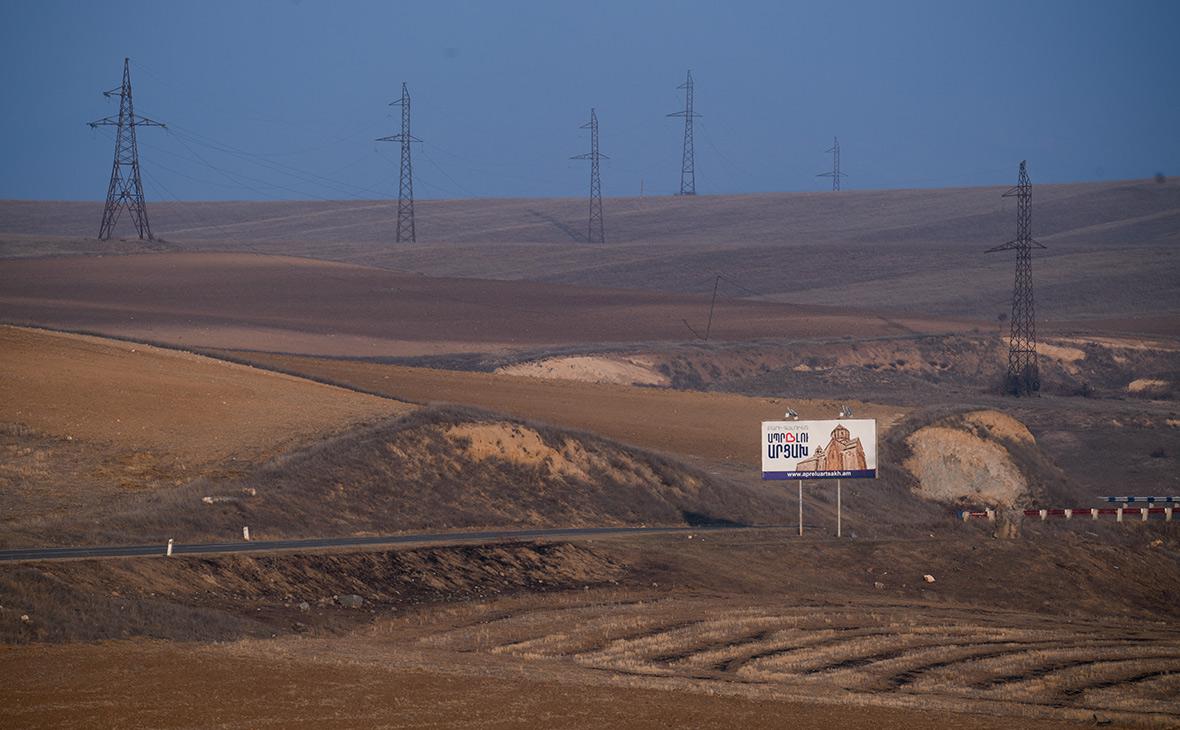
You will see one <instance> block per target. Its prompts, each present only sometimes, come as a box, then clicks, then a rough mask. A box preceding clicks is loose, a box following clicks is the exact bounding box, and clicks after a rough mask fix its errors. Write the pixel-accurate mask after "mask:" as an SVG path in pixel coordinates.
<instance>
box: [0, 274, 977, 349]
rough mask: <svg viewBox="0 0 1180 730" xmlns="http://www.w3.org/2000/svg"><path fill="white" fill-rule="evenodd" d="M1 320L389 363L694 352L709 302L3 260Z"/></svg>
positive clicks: (828, 313)
mask: <svg viewBox="0 0 1180 730" xmlns="http://www.w3.org/2000/svg"><path fill="white" fill-rule="evenodd" d="M0 308H2V311H3V316H4V318H5V319H7V320H8V321H9V322H13V323H18V324H35V325H44V326H51V327H56V328H61V329H73V330H82V331H97V332H101V333H103V334H113V335H118V336H125V337H133V338H136V339H140V340H146V341H155V342H168V343H173V344H181V345H183V346H196V345H200V346H207V347H225V348H248V349H256V350H271V351H281V352H304V353H314V354H332V355H367V356H389V355H405V354H423V353H438V352H462V351H470V350H475V351H486V350H489V349H491V350H494V349H497V348H506V347H520V346H526V345H528V346H537V345H554V344H570V343H577V344H580V343H586V342H637V341H651V340H673V341H682V340H687V339H694V337H695V336H694V335H693V334H692V332H691V331H690V329H689V328H688V327H686V326H685V324H684V321H683V320H684V319H686V318H691V319H692V320H693V321H695V322H696V323H697V325H699V326H701V327H702V328H703V325H704V321H705V318H706V317H707V315H708V311H709V298H708V297H706V296H701V295H696V294H671V293H665V292H644V291H636V290H608V289H587V288H578V287H571V286H564V285H556V284H540V283H519V282H514V283H510V282H501V281H490V280H477V279H436V278H428V277H423V276H416V275H407V274H399V273H395V272H392V271H387V270H381V269H373V268H367V267H362V266H355V265H351V264H340V263H332V262H324V261H313V260H310V259H296V258H290V257H283V256H258V255H253V254H215V253H206V254H158V255H138V256H113V257H111V256H107V257H101V258H94V257H68V258H55V259H19V260H9V261H3V262H0ZM715 318H716V320H717V321H718V322H719V323H721V322H724V326H718V327H716V328H714V331H713V333H712V334H713V336H714V337H715V338H717V339H721V340H742V339H751V338H759V337H781V336H789V335H794V336H800V337H806V336H815V335H820V334H829V335H843V334H847V335H873V334H885V333H901V332H907V331H913V329H914V328H915V327H917V328H919V329H927V330H929V329H932V330H935V331H944V330H947V329H955V328H961V327H962V326H963V325H961V324H958V325H956V324H954V323H948V322H939V321H928V322H925V323H912V322H910V323H905V324H901V323H896V322H891V321H885V320H882V319H880V318H878V317H875V316H873V315H871V314H867V313H865V312H862V311H853V310H846V309H834V308H825V307H805V306H798V305H784V304H772V303H762V302H747V301H728V302H724V303H720V304H719V305H718V307H717V311H716V316H715Z"/></svg>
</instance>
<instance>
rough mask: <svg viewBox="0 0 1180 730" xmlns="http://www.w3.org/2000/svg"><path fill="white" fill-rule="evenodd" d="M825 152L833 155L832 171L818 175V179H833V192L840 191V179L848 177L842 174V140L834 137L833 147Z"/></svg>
mask: <svg viewBox="0 0 1180 730" xmlns="http://www.w3.org/2000/svg"><path fill="white" fill-rule="evenodd" d="M824 152H828V153H831V155H832V171H831V172H821V173H820V174H818V175H816V177H830V178H832V190H833V191H838V190H839V189H840V178H842V177H848V176H847V175H845V174H844V173H842V172H840V138H839V137H832V146H831V147H829V148H828V149H826V150H824Z"/></svg>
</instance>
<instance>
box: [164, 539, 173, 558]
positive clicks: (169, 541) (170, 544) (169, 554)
mask: <svg viewBox="0 0 1180 730" xmlns="http://www.w3.org/2000/svg"><path fill="white" fill-rule="evenodd" d="M164 557H166V558H170V557H172V538H168V550H167V552H165V553H164Z"/></svg>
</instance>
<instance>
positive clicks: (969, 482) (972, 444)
mask: <svg viewBox="0 0 1180 730" xmlns="http://www.w3.org/2000/svg"><path fill="white" fill-rule="evenodd" d="M905 442H906V445H907V446H908V447H909V450H910V455H909V458H907V459H906V460H905V461H904V462H903V466H904V467H905V469H906V470H908V471H909V472H910V474H912V475H913V476H914V478H916V479H917V486H916V487H915V489H914V491H915V492H916V493H917V494H918V495H919V496H921V497H923V498H925V499H929V500H933V501H936V502H942V503H945V504H950V505H955V506H989V507H999V508H1013V507H1018V506H1024V505H1027V504H1030V503H1031V502H1032V501H1033V500H1034V499H1035V498H1036V496H1037V494H1038V492H1039V489H1038V487H1037V485H1036V484H1035V483H1034V481H1033V479H1032V478H1031V477H1030V475H1028V474H1026V473H1025V472H1024V470H1023V469H1022V467H1021V465H1020V464H1019V463H1018V461H1017V459H1016V457H1014V456H1013V454H1012V450H1014V449H1020V450H1023V451H1026V452H1028V451H1032V452H1036V440H1035V439H1034V438H1033V436H1032V434H1031V433H1030V432H1029V430H1028V429H1027V428H1026V427H1025V426H1024V424H1022V423H1020V422H1019V421H1017V420H1016V419H1014V418H1012V417H1011V416H1007V415H1005V414H1003V413H1000V412H998V411H971V412H968V413H963V414H958V415H956V416H953V417H948V418H943V419H939V420H937V421H935V422H934V423H931V424H929V425H924V426H921V427H920V428H917V429H915V430H914V431H913V432H912V433H910V434H909V435H908V436H907V437H906V439H905ZM1038 453H1039V452H1038ZM1041 458H1042V459H1043V458H1044V457H1041Z"/></svg>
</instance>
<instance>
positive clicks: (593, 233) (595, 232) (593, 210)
mask: <svg viewBox="0 0 1180 730" xmlns="http://www.w3.org/2000/svg"><path fill="white" fill-rule="evenodd" d="M580 129H589V130H590V151H589V152H588V153H586V154H584V155H574V156H573V157H571V158H570V159H571V160H590V223H589V226H588V227H587V229H586V240H587V241H589V242H590V243H606V230H605V229H604V228H603V224H602V180H601V179H599V177H598V161H599V160H609V159H610V158H609V157H607V156H606V155H604V154H602V153H601V152H599V151H598V114H597V113H595V111H594V109H591V110H590V121H589V122H587V123H586V124H583V125H582V126H581V127H580Z"/></svg>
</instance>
